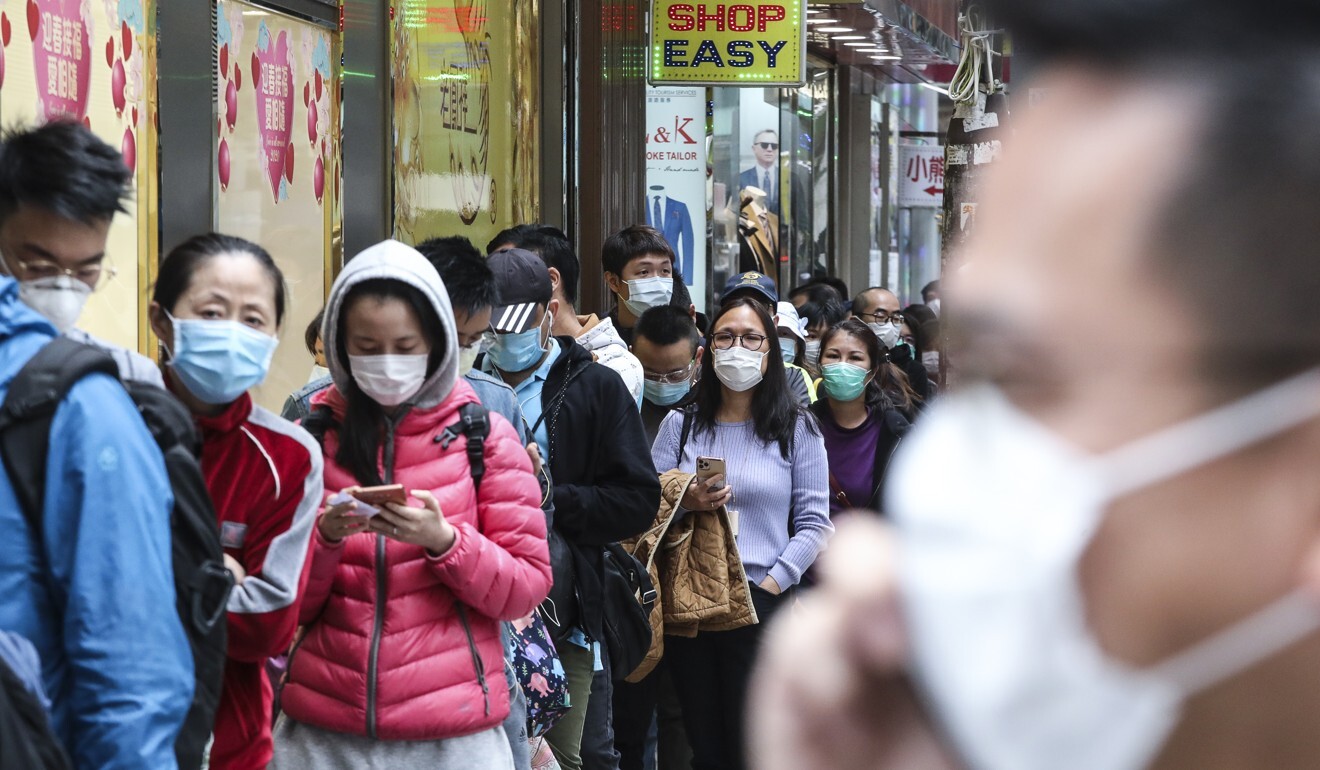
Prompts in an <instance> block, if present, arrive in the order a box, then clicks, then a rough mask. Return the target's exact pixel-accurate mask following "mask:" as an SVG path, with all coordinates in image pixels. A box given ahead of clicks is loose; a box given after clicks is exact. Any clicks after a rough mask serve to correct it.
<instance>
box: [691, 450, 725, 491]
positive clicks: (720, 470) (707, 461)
mask: <svg viewBox="0 0 1320 770" xmlns="http://www.w3.org/2000/svg"><path fill="white" fill-rule="evenodd" d="M716 476H724V477H725V478H726V482H727V478H728V474H727V473H726V472H725V468H724V458H723V457H698V458H697V478H699V479H701V480H702V481H705V480H706V479H710V478H714V477H716ZM726 482H724V483H726ZM724 483H721V484H720V485H719V486H717V487H711V490H712V491H715V492H718V491H719V490H721V489H724Z"/></svg>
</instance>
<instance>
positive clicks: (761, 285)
mask: <svg viewBox="0 0 1320 770" xmlns="http://www.w3.org/2000/svg"><path fill="white" fill-rule="evenodd" d="M744 289H747V290H749V291H751V292H755V293H756V294H759V295H760V297H758V299H759V298H761V297H764V298H765V299H766V300H769V302H770V306H771V307H774V306H775V305H777V304H778V303H779V287H777V286H775V279H773V278H771V277H770V276H768V275H765V274H764V273H758V272H756V271H755V270H753V271H751V272H748V273H743V274H742V275H735V276H733V277H732V278H730V279H729V282H728V283H726V284H724V291H723V293H721V294H720V304H721V305H723V304H724V303H725V302H728V301H729V297H730V296H731V295H732V294H733V293H734V292H737V291H742V290H744Z"/></svg>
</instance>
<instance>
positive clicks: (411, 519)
mask: <svg viewBox="0 0 1320 770" xmlns="http://www.w3.org/2000/svg"><path fill="white" fill-rule="evenodd" d="M413 497H415V498H417V500H418V501H419V502H421V504H422V506H423V507H421V508H413V507H411V506H408V505H400V504H399V503H394V502H390V503H386V504H385V505H384V506H383V507H382V508H381V509H380V513H379V515H377V516H375V517H374V518H373V519H372V520H371V524H370V527H371V529H372V531H374V532H377V533H379V534H382V535H384V536H386V537H388V538H390V539H392V540H397V541H399V542H401V543H410V544H412V545H420V546H422V547H423V548H425V549H426V550H428V551H430V552H431V553H434V554H443V553H445V552H446V551H448V550H449V548H450V547H451V546H452V545H453V544H454V540H455V539H456V538H457V537H458V535H457V533H456V532H455V530H454V527H453V525H452V524H450V523H449V522H448V520H446V519H445V515H444V513H443V512H442V511H441V510H440V501H438V500H436V499H435V496H434V495H432V494H431V493H430V492H428V491H426V490H414V491H413Z"/></svg>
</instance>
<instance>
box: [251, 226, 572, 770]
mask: <svg viewBox="0 0 1320 770" xmlns="http://www.w3.org/2000/svg"><path fill="white" fill-rule="evenodd" d="M456 329H457V324H456V321H455V320H454V312H453V309H452V306H451V305H450V301H449V295H448V293H447V291H446V290H445V286H444V283H443V282H442V281H441V279H440V276H439V275H437V274H436V271H435V268H433V267H432V266H431V265H430V263H428V262H427V261H426V260H425V259H424V258H423V257H422V256H421V255H420V254H418V253H417V252H416V251H414V250H413V249H411V248H410V247H408V246H405V245H403V244H401V243H398V242H395V241H386V242H385V243H382V244H378V245H376V246H373V247H372V248H370V249H367V250H366V251H365V252H363V253H361V254H359V255H358V256H357V257H355V258H354V259H353V260H352V261H350V262H349V263H348V264H347V265H345V266H344V270H343V272H342V273H340V275H339V278H338V279H337V280H336V281H335V284H334V287H333V288H332V289H331V291H330V299H329V301H328V303H327V307H326V313H325V326H324V328H323V332H322V338H323V339H324V340H325V350H326V358H327V363H329V365H330V372H331V375H332V377H333V378H334V386H333V387H331V388H329V389H328V390H326V391H324V392H322V393H320V394H318V395H317V396H315V397H314V398H313V399H312V405H313V412H312V415H311V417H309V418H308V420H307V421H306V422H305V424H307V425H308V427H309V429H310V430H312V431H313V432H314V433H320V434H321V436H322V442H323V450H324V459H325V492H326V493H328V494H330V495H333V496H332V497H330V498H329V500H328V501H327V507H326V508H325V509H324V510H323V511H322V512H321V514H320V517H319V519H318V522H317V527H316V532H315V535H314V541H313V548H312V554H313V562H312V569H311V574H310V578H309V580H308V583H307V590H306V592H305V594H304V597H303V599H302V605H301V615H300V619H301V621H302V622H303V624H304V625H305V627H306V632H305V634H304V635H303V637H302V640H301V641H300V642H299V645H298V647H297V649H296V651H295V652H294V653H293V654H292V655H291V656H290V660H289V675H288V681H287V683H286V684H285V687H284V692H283V695H282V697H281V706H282V707H283V710H284V714H283V716H282V717H281V720H280V723H279V724H278V725H277V726H276V728H275V756H274V763H273V764H272V765H271V766H272V767H275V768H304V767H318V768H345V769H347V768H360V767H391V768H395V767H398V768H404V767H427V768H437V769H448V768H453V769H454V770H458V768H462V770H506V769H507V768H510V767H512V758H511V755H510V749H509V743H508V741H507V740H506V738H505V736H504V733H503V731H502V730H501V729H500V725H501V723H502V722H503V721H504V718H505V716H507V715H508V713H509V696H508V692H507V689H506V688H505V686H504V683H505V678H504V676H503V675H502V674H501V673H500V672H501V671H502V670H503V667H504V655H503V649H502V647H501V644H500V626H499V621H500V620H513V619H516V618H520V617H524V616H526V615H527V614H528V613H530V612H531V611H532V610H533V609H534V608H535V607H536V605H537V604H539V603H540V602H541V600H542V599H544V598H545V596H546V593H547V592H548V591H549V588H550V580H551V575H550V555H549V551H548V547H547V545H546V533H545V516H544V514H543V513H542V512H541V508H540V504H539V503H540V499H541V494H540V492H541V490H540V486H539V484H538V483H537V481H536V478H535V477H534V476H533V475H532V466H531V462H530V461H529V459H528V456H527V452H526V451H525V450H524V448H523V446H522V442H521V441H520V440H519V438H518V434H517V433H516V432H515V431H514V429H513V427H512V426H510V425H509V423H508V422H507V421H505V419H504V418H503V417H501V416H500V415H498V414H495V413H493V412H487V413H486V415H485V417H486V419H487V421H488V435H487V437H486V438H485V441H484V443H482V445H481V446H482V449H481V450H480V454H479V458H474V457H473V456H472V455H470V454H469V449H468V446H469V445H468V440H467V439H464V438H461V437H460V435H461V431H460V430H459V429H460V427H461V426H463V425H465V424H470V423H469V420H468V419H467V418H472V420H473V421H475V420H476V418H477V417H478V416H479V415H476V414H473V413H472V411H471V406H472V405H475V404H478V403H479V400H478V398H477V396H476V393H475V392H474V391H473V390H472V388H471V387H470V386H469V385H468V384H467V383H466V381H464V380H463V379H462V378H460V377H459V376H458V368H459V364H458V360H459V346H458V336H457V330H456ZM467 435H468V437H469V438H471V437H472V434H471V433H470V432H469V433H468V434H467ZM477 459H480V463H478V462H477ZM479 470H480V471H482V473H481V474H480V483H479V484H478V479H477V475H475V474H477V472H478V471H479ZM381 485H399V486H402V489H401V490H398V493H397V495H396V496H395V497H394V498H393V499H392V500H380V499H375V501H374V502H373V501H372V500H371V499H368V498H367V497H365V495H366V494H367V493H366V492H364V491H363V490H362V487H373V486H381ZM341 495H342V496H341ZM405 500H406V501H405Z"/></svg>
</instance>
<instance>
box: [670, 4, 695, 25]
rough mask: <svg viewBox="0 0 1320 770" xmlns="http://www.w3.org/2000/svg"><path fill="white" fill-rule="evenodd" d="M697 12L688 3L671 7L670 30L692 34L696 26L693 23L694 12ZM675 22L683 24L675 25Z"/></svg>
mask: <svg viewBox="0 0 1320 770" xmlns="http://www.w3.org/2000/svg"><path fill="white" fill-rule="evenodd" d="M693 10H695V9H694V8H693V7H692V6H691V5H688V4H687V3H678V4H675V5H671V6H669V29H671V30H672V31H674V32H690V31H691V30H692V28H693V27H695V26H696V24H694V23H693V21H692V11H693ZM674 22H681V23H680V24H675V23H674Z"/></svg>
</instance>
